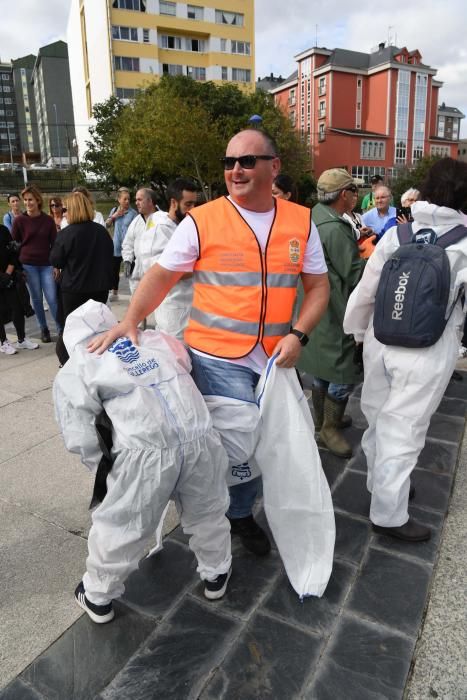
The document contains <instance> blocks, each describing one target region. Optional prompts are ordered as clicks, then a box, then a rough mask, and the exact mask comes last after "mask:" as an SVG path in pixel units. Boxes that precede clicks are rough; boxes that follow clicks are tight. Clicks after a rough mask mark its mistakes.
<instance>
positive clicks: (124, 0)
mask: <svg viewBox="0 0 467 700" xmlns="http://www.w3.org/2000/svg"><path fill="white" fill-rule="evenodd" d="M112 7H114V8H115V9H118V10H135V11H136V12H146V0H114V1H113V3H112Z"/></svg>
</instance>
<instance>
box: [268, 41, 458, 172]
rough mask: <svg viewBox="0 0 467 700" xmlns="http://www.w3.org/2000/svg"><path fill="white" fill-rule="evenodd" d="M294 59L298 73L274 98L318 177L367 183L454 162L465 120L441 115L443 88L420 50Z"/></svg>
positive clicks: (318, 51) (315, 51) (320, 52)
mask: <svg viewBox="0 0 467 700" xmlns="http://www.w3.org/2000/svg"><path fill="white" fill-rule="evenodd" d="M295 59H296V61H297V64H298V69H297V71H296V73H293V74H292V75H291V76H290V77H289V78H287V79H286V80H285V81H284V82H283V83H281V84H280V85H278V86H277V87H273V88H272V89H271V90H270V92H271V93H272V94H273V95H274V99H275V102H276V104H278V105H280V106H281V108H282V109H283V110H284V112H285V113H286V114H288V117H289V119H290V122H291V123H292V125H293V126H294V127H295V128H296V129H297V130H298V131H299V133H300V134H301V136H302V138H303V139H304V140H305V142H306V143H307V144H308V146H309V148H310V158H311V164H312V170H313V172H314V174H315V176H317V177H319V175H320V174H321V173H322V172H323V170H326V169H328V168H333V167H344V168H347V169H348V170H349V171H350V172H351V173H352V175H353V176H354V177H357V178H360V179H362V180H365V181H366V182H368V180H369V178H370V177H371V176H372V175H375V174H381V175H383V176H385V177H386V176H387V177H389V178H390V177H392V176H396V175H397V170H398V169H401V168H403V167H411V166H413V165H414V164H415V163H416V162H417V161H418V160H420V158H422V157H423V156H427V155H450V156H452V157H454V158H455V157H456V156H457V150H458V149H457V142H458V140H459V123H460V119H462V118H463V117H464V115H463V114H462V113H461V112H460V111H459V110H457V109H456V108H452V107H446V106H445V105H444V104H443V105H441V107H440V108H439V109H438V93H439V89H440V88H441V87H442V85H443V83H441V82H439V81H437V80H436V79H435V76H436V69H434V68H431V67H430V66H428V65H426V64H424V63H423V62H422V56H421V54H420V52H419V51H418V50H417V49H415V50H413V51H408V50H407V49H406V48H398V47H396V46H386V45H385V44H384V43H381V44H379V46H378V47H376V48H375V49H374V50H373V51H372V52H371V53H362V52H358V51H348V50H346V49H326V48H319V47H313V48H311V49H308V50H306V51H303V52H302V53H300V54H298V55H297V56H295Z"/></svg>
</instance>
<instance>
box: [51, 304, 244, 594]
mask: <svg viewBox="0 0 467 700" xmlns="http://www.w3.org/2000/svg"><path fill="white" fill-rule="evenodd" d="M116 323H117V321H116V319H115V317H114V316H113V314H112V313H111V312H110V311H109V309H108V308H107V306H105V305H104V304H99V303H97V302H95V301H88V302H86V304H84V305H83V306H81V307H79V309H77V310H76V311H74V312H73V313H72V314H70V316H68V318H67V322H66V326H65V332H64V342H65V345H66V347H67V350H68V352H69V354H70V359H69V361H68V362H67V363H66V365H65V366H64V367H63V368H62V369H61V370H60V371H59V373H58V375H57V377H56V379H55V382H54V385H53V395H54V403H55V412H56V418H57V421H58V424H59V426H60V429H61V432H62V434H63V438H64V440H65V445H66V447H67V449H68V450H70V451H71V452H77V453H78V454H80V455H81V460H82V462H83V463H84V464H85V465H86V466H87V467H89V469H91V470H92V471H95V470H96V468H97V465H98V463H99V460H100V458H101V456H102V453H101V450H100V448H99V443H98V439H97V433H96V430H95V426H94V420H95V417H96V416H97V415H98V414H99V413H100V412H101V411H102V409H105V411H106V413H107V415H108V416H109V418H110V420H111V422H112V426H113V432H112V438H113V449H112V456H113V457H114V463H113V467H112V470H111V471H110V473H109V475H108V477H107V488H108V491H107V495H106V496H105V498H104V500H103V502H102V503H101V504H100V505H99V506H98V507H97V508H96V509H95V510H94V511H93V514H92V527H91V530H90V533H89V539H88V547H89V556H88V558H87V561H86V569H87V571H86V573H85V575H84V578H83V583H84V587H85V590H86V596H87V597H88V599H89V600H90V601H91V602H92V603H95V604H96V605H105V604H107V603H108V602H110V600H112V599H113V598H118V597H119V596H121V595H122V593H123V591H124V586H123V582H124V581H125V579H126V578H127V577H128V576H129V574H130V573H131V572H132V571H133V570H135V569H136V568H137V567H138V562H139V560H140V558H141V557H142V555H143V554H144V552H145V548H146V545H147V544H148V542H149V540H151V539H152V538H153V536H154V531H155V528H156V526H157V525H158V523H159V521H160V519H161V516H162V513H163V511H164V508H165V506H166V505H167V503H168V501H169V499H170V498H173V499H174V500H175V503H176V505H177V508H178V511H179V514H180V519H181V523H182V527H183V529H184V531H185V532H186V533H187V534H189V535H191V537H190V548H191V549H192V550H193V552H194V553H195V555H196V557H197V560H198V569H197V570H198V572H199V573H200V576H201V579H208V580H209V579H214V578H216V577H217V576H218V575H219V574H224V573H226V572H227V571H228V570H229V567H230V564H231V551H230V525H229V522H228V520H227V518H226V517H225V513H226V511H227V508H228V504H229V497H228V491H227V486H226V469H227V455H226V453H225V450H224V448H223V447H222V445H221V442H220V440H219V437H218V435H217V433H216V432H215V431H214V430H213V428H212V423H211V419H210V416H209V411H208V410H207V408H206V405H205V403H204V400H203V398H202V396H201V394H200V393H199V391H198V389H197V388H196V386H195V384H194V382H193V380H192V378H191V376H190V374H189V372H190V369H191V363H190V359H189V356H188V353H187V352H186V350H185V348H184V346H183V345H182V343H180V342H179V341H177V340H175V339H174V338H172V337H170V336H167V335H165V334H163V333H161V332H159V331H145V332H140V334H139V344H138V346H134V345H132V343H131V341H130V340H129V339H128V338H119V339H118V340H117V341H115V343H113V344H112V345H111V346H110V348H109V349H108V350H107V351H106V352H104V353H103V354H102V355H100V356H99V355H97V354H91V353H89V352H88V351H87V349H86V345H87V343H88V342H89V340H90V338H91V337H92V336H94V335H95V334H96V333H101V332H103V331H106V330H108V329H109V328H111V327H112V326H114V325H115V324H116Z"/></svg>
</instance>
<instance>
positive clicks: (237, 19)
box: [216, 10, 243, 27]
mask: <svg viewBox="0 0 467 700" xmlns="http://www.w3.org/2000/svg"><path fill="white" fill-rule="evenodd" d="M216 23H217V24H231V25H232V26H234V27H243V15H242V14H240V12H224V10H216Z"/></svg>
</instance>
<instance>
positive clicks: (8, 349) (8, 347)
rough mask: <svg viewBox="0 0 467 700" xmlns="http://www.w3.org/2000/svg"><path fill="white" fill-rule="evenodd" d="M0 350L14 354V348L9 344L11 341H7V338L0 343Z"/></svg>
mask: <svg viewBox="0 0 467 700" xmlns="http://www.w3.org/2000/svg"><path fill="white" fill-rule="evenodd" d="M0 352H4V353H5V355H16V349H15V348H14V347H13V345H11V343H9V342H8V340H5V341H4V342H3V343H2V344H1V345H0Z"/></svg>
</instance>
